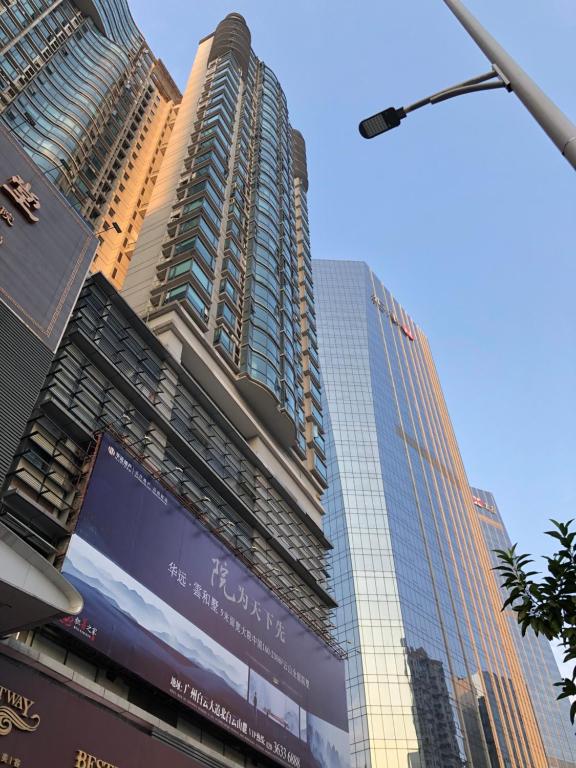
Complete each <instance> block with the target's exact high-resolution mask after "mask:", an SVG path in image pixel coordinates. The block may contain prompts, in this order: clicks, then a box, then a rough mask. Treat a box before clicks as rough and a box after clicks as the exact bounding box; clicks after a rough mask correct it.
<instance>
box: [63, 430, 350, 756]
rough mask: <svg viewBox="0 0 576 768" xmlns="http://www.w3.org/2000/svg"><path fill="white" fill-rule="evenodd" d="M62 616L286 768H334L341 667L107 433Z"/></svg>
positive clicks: (340, 737) (342, 732)
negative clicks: (74, 597)
mask: <svg viewBox="0 0 576 768" xmlns="http://www.w3.org/2000/svg"><path fill="white" fill-rule="evenodd" d="M62 572H63V573H64V574H65V575H66V577H67V578H68V579H69V580H70V581H71V582H72V583H73V584H74V586H76V587H77V589H78V590H79V591H80V592H81V594H82V596H83V598H84V605H85V608H84V612H83V613H82V614H81V615H80V616H79V617H76V618H70V619H64V620H62V622H63V623H64V625H65V626H67V628H68V630H69V631H70V632H71V633H74V634H75V635H76V636H77V637H79V638H81V639H82V640H83V641H85V642H86V643H89V644H91V646H92V647H93V648H95V649H96V650H98V651H101V652H102V653H104V654H106V655H107V656H108V657H109V658H110V659H112V660H114V661H115V662H117V663H118V664H121V665H122V666H123V667H125V668H126V669H129V670H131V671H132V672H134V673H135V674H137V675H139V676H140V677H142V678H144V679H145V680H147V681H148V682H149V683H151V684H152V685H154V686H155V687H157V688H159V689H160V690H162V691H164V692H166V693H168V694H170V695H171V696H173V697H174V698H176V699H178V700H179V701H180V702H182V703H183V704H185V705H186V706H187V707H189V708H190V709H193V710H195V711H196V712H199V713H201V714H202V715H203V716H204V717H206V718H208V719H209V720H211V721H212V722H214V723H217V724H218V725H219V726H221V727H222V728H224V729H226V730H228V731H230V732H231V733H233V734H234V735H235V736H237V737H238V738H240V739H243V740H244V741H246V742H248V743H249V744H251V745H252V746H253V747H255V748H256V749H259V750H261V751H262V752H263V753H264V754H266V755H268V756H269V757H271V758H273V759H274V760H275V761H277V762H279V763H281V764H282V765H286V766H291V768H328V766H330V768H347V767H348V766H349V746H348V730H347V723H348V719H347V711H346V693H345V683H344V663H343V661H342V660H340V659H338V658H336V657H335V656H334V655H333V654H332V653H331V651H330V650H329V649H328V647H327V646H326V645H325V644H324V643H323V642H322V641H321V640H320V639H319V638H318V637H317V636H316V635H315V634H314V633H313V632H312V631H310V630H309V629H308V628H307V627H306V626H305V625H304V624H302V623H301V622H300V621H299V620H298V619H297V618H296V617H295V616H294V615H293V614H292V613H291V612H290V611H289V610H288V609H287V608H286V607H285V606H284V605H283V604H282V603H281V602H280V601H279V600H278V599H277V598H276V597H275V596H274V594H273V593H272V592H271V591H270V590H269V589H268V588H267V587H266V586H265V585H264V584H263V583H262V582H261V581H260V580H259V579H258V578H257V577H256V576H255V575H254V574H253V573H252V572H251V571H250V570H249V569H248V568H247V567H246V566H245V565H244V564H243V563H242V562H240V561H239V560H238V559H237V558H235V557H234V555H233V554H232V553H231V552H230V551H229V550H228V549H227V548H226V547H225V546H224V544H222V543H221V542H220V541H219V540H218V539H217V538H216V537H215V536H213V535H212V534H210V533H209V532H208V531H207V530H206V529H205V527H204V526H203V525H202V524H201V523H200V522H199V521H197V520H196V519H195V518H194V517H193V516H192V515H191V514H190V513H189V512H188V511H187V510H186V509H185V508H184V507H182V506H181V504H180V503H179V502H178V501H177V500H176V498H175V497H173V496H172V495H171V494H170V493H169V492H168V491H166V489H165V488H164V487H163V486H161V485H159V484H158V483H157V482H156V480H155V479H154V478H153V477H152V476H150V475H149V474H148V473H147V472H146V471H145V470H144V469H143V468H142V466H140V465H139V464H138V463H137V462H135V461H134V459H133V458H132V457H131V456H130V455H129V454H127V453H126V451H125V450H124V449H123V448H122V447H121V446H120V445H119V444H117V443H116V442H114V441H113V440H112V439H111V438H110V437H108V436H104V437H103V438H102V440H101V442H100V446H99V449H98V455H97V457H96V461H95V464H94V467H93V470H92V474H91V477H90V482H89V485H88V489H87V492H86V496H85V499H84V503H83V506H82V510H81V512H80V516H79V520H78V526H77V528H76V533H75V535H74V536H73V538H72V541H71V543H70V547H69V550H68V553H67V556H66V560H65V563H64V566H63V569H62Z"/></svg>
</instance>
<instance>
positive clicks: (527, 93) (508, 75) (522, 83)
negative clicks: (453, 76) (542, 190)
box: [444, 0, 576, 169]
mask: <svg viewBox="0 0 576 768" xmlns="http://www.w3.org/2000/svg"><path fill="white" fill-rule="evenodd" d="M444 3H445V4H446V5H447V6H448V8H449V9H450V10H451V11H452V13H453V14H454V16H456V18H457V19H458V21H459V22H460V24H462V26H463V27H464V29H465V30H466V31H467V32H468V34H469V35H470V37H471V38H472V39H473V40H474V42H475V43H476V45H477V46H478V47H479V48H480V50H481V51H482V52H483V53H484V55H485V56H486V57H487V59H488V60H489V61H490V63H491V64H492V65H493V66H495V67H497V68H498V70H499V71H500V72H501V73H502V75H503V76H504V78H505V79H506V80H507V81H508V82H509V83H510V90H512V91H513V92H514V93H515V94H516V96H517V97H518V98H519V99H520V101H521V102H522V104H524V106H525V107H526V109H527V110H528V111H529V112H530V114H531V115H532V117H533V118H534V119H535V120H536V122H537V123H538V124H539V125H540V127H541V128H542V129H543V130H544V131H545V132H546V133H547V134H548V136H549V138H550V139H552V141H553V142H554V144H556V146H557V147H558V149H559V150H560V152H561V153H562V155H564V157H565V158H566V160H568V162H569V163H570V165H571V166H572V167H573V168H574V169H576V125H574V123H573V122H572V121H571V120H569V119H568V118H567V117H566V115H565V114H564V113H563V112H562V111H561V110H560V109H559V108H558V107H557V106H556V104H554V102H553V101H552V100H551V99H549V98H548V96H546V94H545V93H544V92H543V91H542V90H541V89H540V88H539V87H538V86H537V85H536V83H535V82H534V81H533V80H532V79H531V78H530V77H529V76H528V75H527V74H526V72H524V70H523V69H522V68H521V67H520V66H518V64H517V63H516V62H515V61H514V59H513V58H512V57H511V56H510V55H509V54H508V53H506V51H505V50H504V48H502V46H501V45H500V44H499V43H498V42H497V41H496V40H495V39H494V38H493V37H492V35H490V34H489V33H488V32H487V31H486V30H485V29H484V27H483V26H482V25H481V24H480V22H479V21H478V20H477V19H476V18H475V17H474V16H473V15H472V14H471V13H470V11H469V10H468V9H467V8H466V7H465V6H464V5H463V4H462V3H461V2H460V0H444Z"/></svg>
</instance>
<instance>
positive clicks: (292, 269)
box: [123, 14, 326, 521]
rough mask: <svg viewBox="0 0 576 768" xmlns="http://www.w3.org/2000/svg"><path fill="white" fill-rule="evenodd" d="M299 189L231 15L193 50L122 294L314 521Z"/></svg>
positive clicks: (314, 461)
mask: <svg viewBox="0 0 576 768" xmlns="http://www.w3.org/2000/svg"><path fill="white" fill-rule="evenodd" d="M307 189H308V178H307V169H306V154H305V144H304V139H303V137H302V136H301V134H300V133H299V132H298V131H295V130H294V129H293V128H292V127H291V126H290V122H289V119H288V107H287V103H286V97H285V95H284V92H283V91H282V88H281V86H280V84H279V82H278V79H277V78H276V75H275V74H274V72H273V71H272V70H271V69H270V68H269V67H268V66H267V65H266V64H265V63H264V62H262V61H260V60H259V59H258V58H257V57H256V55H255V54H254V52H253V51H252V50H251V47H250V31H249V29H248V27H247V26H246V22H245V21H244V19H243V18H242V17H241V16H240V15H239V14H230V15H229V16H227V17H226V18H225V19H224V21H222V22H221V23H220V24H219V25H218V27H217V28H216V31H215V32H214V34H212V35H210V36H209V37H207V38H205V39H204V40H202V41H201V43H200V46H199V48H198V52H197V55H196V59H195V61H194V65H193V67H192V71H191V73H190V78H189V80H188V85H187V86H186V89H185V92H184V95H183V99H182V104H181V106H180V110H179V113H178V117H177V119H176V123H175V126H174V130H173V132H172V135H171V137H170V141H169V143H168V146H167V149H166V155H165V159H164V162H163V164H162V167H161V169H160V172H159V175H158V179H157V182H156V185H155V187H154V190H153V192H152V196H151V199H150V203H149V206H148V211H147V215H146V218H145V220H144V224H143V227H142V232H141V235H140V238H139V240H138V245H137V247H136V251H135V254H134V257H133V266H132V269H131V270H130V272H129V274H128V277H127V280H126V282H125V285H124V290H123V294H124V296H125V298H126V300H127V301H128V303H129V304H130V305H131V306H132V307H133V308H134V309H135V310H136V312H137V313H138V314H139V315H140V316H141V317H145V318H146V321H147V323H148V325H149V326H150V327H151V328H153V329H155V332H156V333H157V334H158V337H159V338H160V339H161V340H163V341H164V343H165V344H166V346H167V347H168V349H170V351H171V352H172V354H174V355H175V357H177V359H179V360H182V362H183V364H184V365H186V366H188V367H189V368H190V369H191V370H194V372H195V375H197V376H199V377H200V378H203V377H206V376H209V377H210V378H211V380H213V384H212V390H213V392H214V396H215V397H216V399H217V401H218V402H219V404H220V405H221V407H222V408H223V409H224V410H225V412H226V413H227V415H228V416H229V418H231V419H232V420H233V421H234V423H235V424H236V425H237V426H238V427H239V428H240V429H241V430H242V431H243V433H244V434H246V435H247V436H248V437H252V436H253V437H254V439H255V440H257V441H258V442H259V444H260V447H261V450H262V452H263V456H264V455H266V456H268V458H267V459H265V460H267V461H270V462H276V463H277V464H278V468H279V470H280V467H282V469H281V470H280V471H282V473H283V474H284V476H285V477H286V479H287V481H288V478H290V481H289V483H290V487H291V488H292V492H293V493H294V494H295V496H296V497H297V498H299V499H302V500H303V501H304V500H306V501H305V507H306V509H307V510H309V513H310V514H312V516H313V517H314V518H315V519H316V520H317V521H318V520H320V514H321V512H320V505H319V501H318V499H319V497H320V494H321V492H322V489H323V488H324V487H325V477H326V467H325V462H324V457H323V451H322V445H321V430H322V415H321V404H320V390H319V386H318V355H317V349H316V338H315V325H314V298H313V294H312V284H311V262H310V245H309V235H308V218H307V202H306V192H307ZM257 424H258V425H259V426H256V425H257ZM258 433H260V436H258V437H257V436H256V435H257V434H258ZM272 434H273V435H274V440H275V442H276V443H277V445H278V446H279V447H281V449H282V450H281V453H279V452H278V450H277V449H274V450H272V451H271V450H270V448H269V446H270V439H269V436H270V435H272ZM271 465H272V464H271Z"/></svg>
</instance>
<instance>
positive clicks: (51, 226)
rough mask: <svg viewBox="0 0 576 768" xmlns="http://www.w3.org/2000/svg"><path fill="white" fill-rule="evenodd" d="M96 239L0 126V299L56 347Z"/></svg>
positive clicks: (40, 337) (27, 324)
mask: <svg viewBox="0 0 576 768" xmlns="http://www.w3.org/2000/svg"><path fill="white" fill-rule="evenodd" d="M97 242H98V241H97V239H96V237H95V235H94V233H93V232H92V231H91V230H90V228H89V226H88V225H87V224H86V222H85V221H84V220H83V219H81V218H80V216H78V215H77V213H76V212H75V211H74V210H73V209H72V207H71V206H70V205H69V204H68V203H67V201H66V200H65V198H64V197H63V196H62V195H61V194H60V192H59V191H58V190H57V189H56V187H55V186H54V185H53V184H52V183H51V182H50V181H49V180H48V179H47V178H46V177H45V176H44V174H43V173H42V171H41V169H40V168H39V167H38V166H37V165H36V164H35V163H34V162H33V161H32V160H31V159H30V158H29V157H28V155H27V154H26V153H25V152H24V150H23V149H22V148H21V147H20V145H19V144H18V143H17V142H16V141H15V140H14V139H13V138H12V137H11V136H10V135H9V133H8V131H6V130H5V129H4V128H2V127H1V126H0V301H1V302H3V303H4V304H5V305H6V306H7V307H8V308H9V309H10V311H11V312H12V313H13V314H15V315H16V316H17V317H18V319H19V320H20V321H21V322H22V323H23V324H24V325H25V326H26V327H27V328H28V329H29V330H30V331H31V332H32V333H33V334H34V335H35V336H37V337H38V338H39V339H40V341H41V342H42V343H43V344H44V345H45V346H46V347H48V348H49V349H50V350H51V351H55V350H56V347H57V346H58V342H59V340H60V338H61V336H62V333H63V331H64V328H65V326H66V323H67V321H68V317H69V315H70V311H71V310H72V307H73V305H74V302H75V301H76V297H77V295H78V293H79V291H80V288H81V286H82V283H83V282H84V279H85V277H86V273H87V271H88V267H89V266H90V262H91V261H92V257H93V255H94V252H95V250H96V245H97Z"/></svg>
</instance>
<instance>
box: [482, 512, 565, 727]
mask: <svg viewBox="0 0 576 768" xmlns="http://www.w3.org/2000/svg"><path fill="white" fill-rule="evenodd" d="M551 522H552V524H553V525H554V529H553V530H551V531H546V535H547V536H551V537H552V538H554V539H556V540H557V542H558V543H557V546H559V549H558V551H557V552H555V553H554V554H553V555H552V556H551V557H545V558H544V559H545V561H546V563H547V571H548V572H547V574H546V575H542V574H539V573H538V572H537V571H531V570H529V566H530V563H532V562H534V561H533V560H532V559H531V556H530V555H519V554H517V553H516V546H517V545H516V544H515V545H514V546H513V547H512V549H509V550H501V549H497V550H495V552H496V554H497V556H498V558H499V560H500V561H501V563H502V565H500V566H498V567H497V568H496V570H498V571H500V573H501V574H502V584H503V586H504V588H505V589H506V590H507V591H508V598H507V599H506V600H505V602H504V605H503V606H502V610H504V609H505V608H508V607H509V608H511V609H512V610H513V611H515V613H516V618H517V620H518V624H519V625H520V627H521V629H522V634H523V635H525V634H526V631H527V630H528V628H531V629H532V630H533V631H534V632H535V633H536V634H537V635H540V634H542V635H544V637H546V638H548V640H558V641H559V642H560V646H561V648H562V651H563V653H564V661H565V662H574V660H575V659H576V531H573V530H570V527H571V525H572V523H573V520H569V521H568V522H567V523H558V522H557V521H556V520H551ZM535 577H540V578H535ZM555 685H557V686H558V687H559V688H560V689H561V692H560V695H559V696H558V698H559V699H564V698H567V697H569V696H570V697H574V696H576V665H575V666H574V669H573V671H572V677H565V678H563V679H562V680H561V681H560V682H558V683H555ZM575 717H576V700H574V701H573V703H572V706H571V708H570V720H571V721H572V723H574V719H575Z"/></svg>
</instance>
